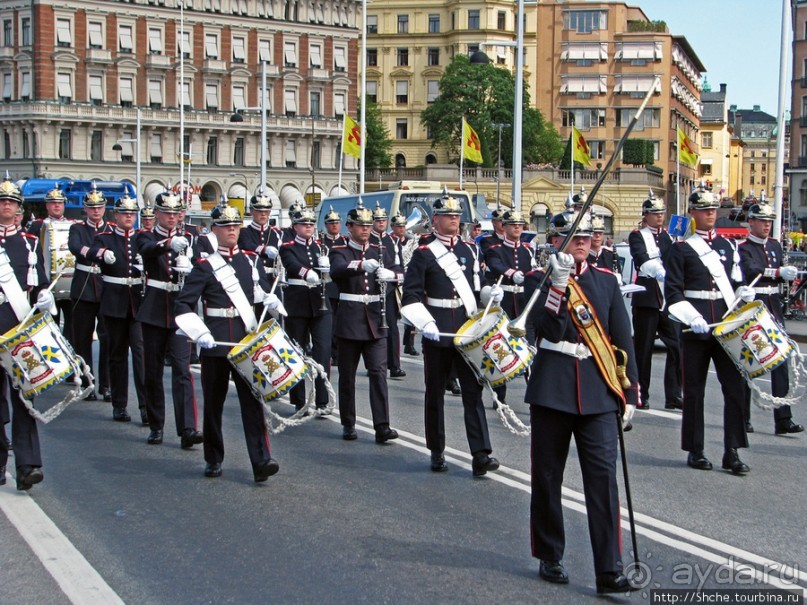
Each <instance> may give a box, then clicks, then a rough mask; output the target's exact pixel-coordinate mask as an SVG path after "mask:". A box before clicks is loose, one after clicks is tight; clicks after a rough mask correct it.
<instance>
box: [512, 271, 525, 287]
mask: <svg viewBox="0 0 807 605" xmlns="http://www.w3.org/2000/svg"><path fill="white" fill-rule="evenodd" d="M513 281H514V282H515V283H516V284H518V285H521V284H523V283H524V272H523V271H516V272H515V273H513Z"/></svg>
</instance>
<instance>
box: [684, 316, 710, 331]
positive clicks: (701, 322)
mask: <svg viewBox="0 0 807 605" xmlns="http://www.w3.org/2000/svg"><path fill="white" fill-rule="evenodd" d="M689 327H690V328H692V331H693V332H694V333H695V334H707V333H708V332H709V324H708V323H706V320H705V319H704V318H703V317H696V318H695V319H693V320H692V323H691V324H689Z"/></svg>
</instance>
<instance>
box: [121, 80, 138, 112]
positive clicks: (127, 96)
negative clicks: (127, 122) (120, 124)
mask: <svg viewBox="0 0 807 605" xmlns="http://www.w3.org/2000/svg"><path fill="white" fill-rule="evenodd" d="M118 89H119V91H120V104H121V107H131V106H132V103H133V102H134V79H133V78H121V79H120V82H119V84H118Z"/></svg>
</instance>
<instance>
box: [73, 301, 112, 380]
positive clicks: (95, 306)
mask: <svg viewBox="0 0 807 605" xmlns="http://www.w3.org/2000/svg"><path fill="white" fill-rule="evenodd" d="M100 310H101V305H100V303H97V302H87V301H84V300H75V301H73V321H72V323H73V337H72V340H71V341H70V342H71V343H72V344H73V348H74V349H75V350H76V353H78V354H79V355H80V356H81V358H82V359H83V360H84V362H85V363H86V364H87V365H88V366H89V368H90V370H91V371H92V369H93V354H92V335H93V332H95V331H96V321H97V322H98V327H97V330H98V372H97V373H93V376H95V382H96V384H95V386H96V387H98V388H99V389H100V390H101V391H103V390H104V388H108V387H109V351H108V350H107V346H108V344H107V333H106V327H105V326H104V318H103V316H102V315H101V313H100Z"/></svg>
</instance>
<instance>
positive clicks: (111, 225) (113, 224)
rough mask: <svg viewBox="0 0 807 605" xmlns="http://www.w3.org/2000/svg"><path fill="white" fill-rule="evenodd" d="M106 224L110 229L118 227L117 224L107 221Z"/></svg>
mask: <svg viewBox="0 0 807 605" xmlns="http://www.w3.org/2000/svg"><path fill="white" fill-rule="evenodd" d="M106 224H107V225H109V226H110V227H117V226H118V223H116V222H114V221H107V222H106Z"/></svg>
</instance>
